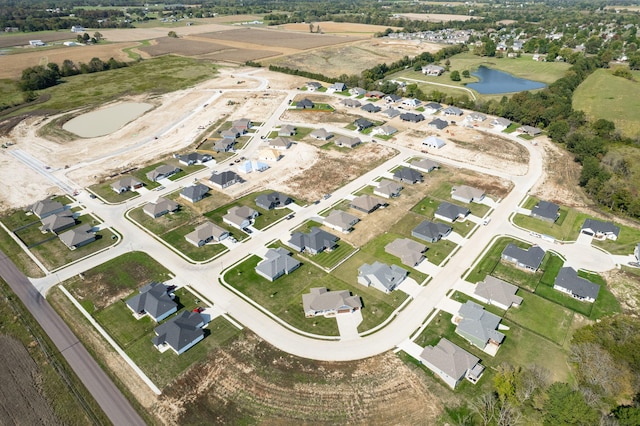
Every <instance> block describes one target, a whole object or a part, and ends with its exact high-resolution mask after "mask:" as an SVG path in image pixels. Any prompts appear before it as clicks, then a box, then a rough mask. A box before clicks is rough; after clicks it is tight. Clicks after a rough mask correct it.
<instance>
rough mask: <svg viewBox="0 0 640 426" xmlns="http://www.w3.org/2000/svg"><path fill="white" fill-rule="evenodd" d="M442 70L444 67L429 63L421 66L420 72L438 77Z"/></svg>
mask: <svg viewBox="0 0 640 426" xmlns="http://www.w3.org/2000/svg"><path fill="white" fill-rule="evenodd" d="M443 72H444V67H441V66H440V65H434V64H429V65H425V66H423V67H422V74H425V75H430V76H434V77H439V76H440V75H442V73H443Z"/></svg>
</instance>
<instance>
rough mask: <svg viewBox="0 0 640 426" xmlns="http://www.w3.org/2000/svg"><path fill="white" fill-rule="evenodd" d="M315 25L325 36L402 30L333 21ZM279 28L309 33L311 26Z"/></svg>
mask: <svg viewBox="0 0 640 426" xmlns="http://www.w3.org/2000/svg"><path fill="white" fill-rule="evenodd" d="M313 25H314V27H318V26H319V27H320V28H321V30H322V32H323V33H325V34H334V33H337V34H363V35H365V34H368V35H373V34H374V33H377V32H382V31H384V30H386V29H387V28H391V29H393V30H396V29H400V28H398V27H387V26H384V25H370V24H356V23H353V22H333V21H322V22H314V23H313ZM278 28H282V29H283V30H289V31H301V32H309V24H307V23H296V24H284V25H278Z"/></svg>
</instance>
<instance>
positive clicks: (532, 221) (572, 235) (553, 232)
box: [513, 197, 590, 241]
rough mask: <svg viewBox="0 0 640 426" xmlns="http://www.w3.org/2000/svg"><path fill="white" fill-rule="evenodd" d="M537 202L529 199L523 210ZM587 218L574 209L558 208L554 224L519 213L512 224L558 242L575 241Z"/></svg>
mask: <svg viewBox="0 0 640 426" xmlns="http://www.w3.org/2000/svg"><path fill="white" fill-rule="evenodd" d="M538 201H539V200H538V199H536V198H533V197H530V198H529V199H528V200H527V201H526V202H525V208H533V207H534V206H535V205H536V204H537V203H538ZM529 206H530V207H529ZM589 217H590V216H589V215H587V214H585V213H581V212H579V211H577V210H575V209H571V208H568V207H560V217H559V218H558V220H556V222H555V223H550V222H547V221H544V220H541V219H537V218H535V217H531V216H526V215H523V214H520V213H518V214H516V215H515V216H514V217H513V223H515V224H516V225H518V226H521V227H522V228H525V229H528V230H530V231H534V232H537V233H539V234H544V235H550V236H552V237H554V238H556V239H558V240H562V241H575V240H576V238H578V234H579V233H580V228H582V224H583V223H584V221H585V219H587V218H589Z"/></svg>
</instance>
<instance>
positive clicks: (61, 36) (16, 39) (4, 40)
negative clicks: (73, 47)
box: [0, 31, 76, 48]
mask: <svg viewBox="0 0 640 426" xmlns="http://www.w3.org/2000/svg"><path fill="white" fill-rule="evenodd" d="M0 34H1V35H0V48H3V47H13V46H29V40H42V41H44V42H45V43H49V42H54V41H62V40H74V39H75V38H76V35H75V34H73V33H71V32H69V31H40V32H38V33H30V34H24V33H13V34H12V33H0ZM28 48H31V46H29V47H28Z"/></svg>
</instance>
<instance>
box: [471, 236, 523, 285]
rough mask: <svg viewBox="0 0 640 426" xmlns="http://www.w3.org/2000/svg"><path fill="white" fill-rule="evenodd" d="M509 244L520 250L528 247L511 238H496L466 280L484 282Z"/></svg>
mask: <svg viewBox="0 0 640 426" xmlns="http://www.w3.org/2000/svg"><path fill="white" fill-rule="evenodd" d="M510 243H511V244H515V245H516V246H518V247H522V248H527V247H529V246H530V245H529V244H526V243H523V242H521V241H518V240H514V239H513V238H506V237H501V238H498V239H497V240H495V242H494V243H493V245H492V246H491V248H490V249H489V251H487V253H486V254H485V255H484V257H483V258H482V260H480V262H478V264H477V265H476V267H475V268H474V269H473V270H472V271H471V272H470V273H469V275H468V276H467V278H466V280H467V281H469V282H471V283H477V282H480V281H482V280H484V278H485V277H486V276H487V275H492V272H493V271H494V270H495V269H496V267H497V265H498V264H499V263H500V259H501V257H502V252H503V251H504V249H505V247H506V246H507V245H508V244H510ZM514 269H515V268H514Z"/></svg>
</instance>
